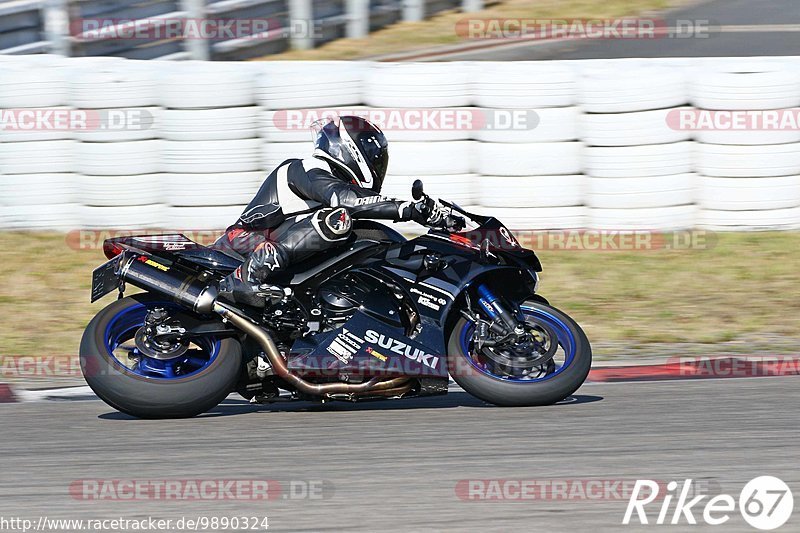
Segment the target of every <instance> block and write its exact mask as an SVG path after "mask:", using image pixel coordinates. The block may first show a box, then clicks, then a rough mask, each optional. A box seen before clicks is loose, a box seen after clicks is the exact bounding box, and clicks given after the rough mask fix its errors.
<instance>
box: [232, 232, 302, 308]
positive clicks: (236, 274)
mask: <svg viewBox="0 0 800 533" xmlns="http://www.w3.org/2000/svg"><path fill="white" fill-rule="evenodd" d="M278 246H280V245H278ZM285 262H286V258H285V257H283V258H282V257H281V256H280V250H279V248H278V247H277V246H276V245H275V244H273V243H270V242H267V243H262V244H261V245H259V246H258V247H257V248H256V249H255V250H254V251H253V253H252V254H250V257H248V258H247V260H246V261H245V262H244V264H242V265H241V266H240V267H239V268H237V269H236V270H234V271H233V273H232V274H230V275H229V276H228V277H226V278H225V279H223V280H222V281H221V282H220V284H219V298H220V299H221V300H223V301H228V302H231V303H238V304H243V305H249V306H252V307H259V308H264V307H267V306H273V305H275V304H277V303H279V302H280V301H282V300H283V299H284V298H286V297H287V296H288V295H290V294H291V289H288V288H285V287H281V286H279V285H275V284H272V283H262V282H261V281H259V280H263V279H264V278H265V277H267V275H268V274H269V273H270V272H273V271H275V270H276V269H280V268H281V266H282V265H281V263H285Z"/></svg>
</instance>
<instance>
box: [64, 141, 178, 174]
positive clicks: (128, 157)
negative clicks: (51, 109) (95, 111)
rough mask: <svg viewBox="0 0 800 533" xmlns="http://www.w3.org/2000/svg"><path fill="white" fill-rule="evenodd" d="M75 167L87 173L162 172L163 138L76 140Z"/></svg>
mask: <svg viewBox="0 0 800 533" xmlns="http://www.w3.org/2000/svg"><path fill="white" fill-rule="evenodd" d="M75 144H76V147H75V167H76V170H77V172H79V173H81V174H84V175H86V176H133V175H139V174H156V173H158V172H161V165H162V163H161V156H162V154H161V148H162V146H163V145H162V141H159V140H149V141H132V142H119V143H88V142H80V143H75Z"/></svg>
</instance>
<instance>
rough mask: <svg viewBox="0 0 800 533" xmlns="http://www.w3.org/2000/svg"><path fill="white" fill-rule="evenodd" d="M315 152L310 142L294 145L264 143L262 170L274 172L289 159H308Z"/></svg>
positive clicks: (262, 148)
mask: <svg viewBox="0 0 800 533" xmlns="http://www.w3.org/2000/svg"><path fill="white" fill-rule="evenodd" d="M313 151H314V147H313V145H312V144H311V143H310V142H309V141H306V142H293V143H264V144H263V145H262V146H261V168H262V169H264V171H265V172H272V171H273V170H275V168H276V167H277V166H278V165H280V164H281V163H283V162H284V161H286V160H287V159H306V158H308V157H311V154H312V152H313Z"/></svg>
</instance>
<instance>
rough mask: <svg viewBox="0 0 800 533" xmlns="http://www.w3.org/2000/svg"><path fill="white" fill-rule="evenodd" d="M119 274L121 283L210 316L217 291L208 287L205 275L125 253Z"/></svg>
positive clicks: (147, 256) (148, 257)
mask: <svg viewBox="0 0 800 533" xmlns="http://www.w3.org/2000/svg"><path fill="white" fill-rule="evenodd" d="M121 265H122V266H121V268H120V270H119V277H120V279H122V280H124V281H126V282H127V283H130V284H131V285H133V286H134V287H139V288H140V289H144V290H146V291H151V292H157V293H160V294H166V295H167V296H169V297H170V298H172V299H173V300H174V301H175V302H177V303H179V304H181V305H182V306H184V307H188V308H189V309H191V310H192V311H194V312H196V313H200V314H208V313H211V311H212V310H213V306H214V301H215V300H216V299H217V295H218V290H217V288H216V287H215V286H213V285H209V281H210V280H209V278H208V276H207V275H205V274H200V275H197V274H192V273H189V272H185V271H183V270H181V269H180V268H178V267H176V266H174V265H172V266H167V265H164V264H162V263H161V262H160V260H159V259H158V258H154V257H153V256H151V255H147V254H141V253H136V252H125V255H124V256H123V257H122V260H121Z"/></svg>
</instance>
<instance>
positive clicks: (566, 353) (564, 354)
mask: <svg viewBox="0 0 800 533" xmlns="http://www.w3.org/2000/svg"><path fill="white" fill-rule="evenodd" d="M520 309H521V310H522V313H523V314H524V316H525V321H526V323H529V324H530V323H539V324H545V325H547V326H548V327H549V328H550V329H551V330H553V331H554V332H555V333H556V336H557V338H558V345H559V346H558V350H557V353H556V355H555V356H554V358H553V362H554V363H555V368H549V369H548V368H546V367H543V368H542V369H541V372H540V373H539V375H537V376H535V377H531V376H525V377H516V376H510V375H507V374H500V373H499V372H498V371H497V370H495V369H494V368H493V365H492V364H491V362H489V361H486V360H484V361H481V360H480V355H479V354H474V353H473V350H472V346H473V341H472V335H473V332H474V330H475V324H474V323H472V322H466V323H465V324H464V326H463V327H462V328H461V331H460V333H459V345H460V348H461V353H462V354H464V357H466V359H467V360H468V361H469V363H470V365H471V366H472V367H474V368H475V369H476V370H478V371H479V372H481V373H482V374H485V375H487V376H489V377H491V378H493V379H497V380H500V381H504V382H514V383H537V382H542V381H546V380H550V379H553V378H554V377H556V376H558V375H560V374H561V373H562V372H564V371H565V370H566V369H567V368H569V367H570V366H571V365H572V363H573V362H574V361H575V354H576V351H577V342H576V339H575V335H574V334H573V332H572V329H571V328H570V327H569V325H568V324H567V323H566V322H565V321H564V320H562V319H561V318H559V317H557V316H556V315H555V314H553V313H551V312H549V311H547V310H545V309H541V308H539V307H532V306H526V305H523V306H521V308H520Z"/></svg>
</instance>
